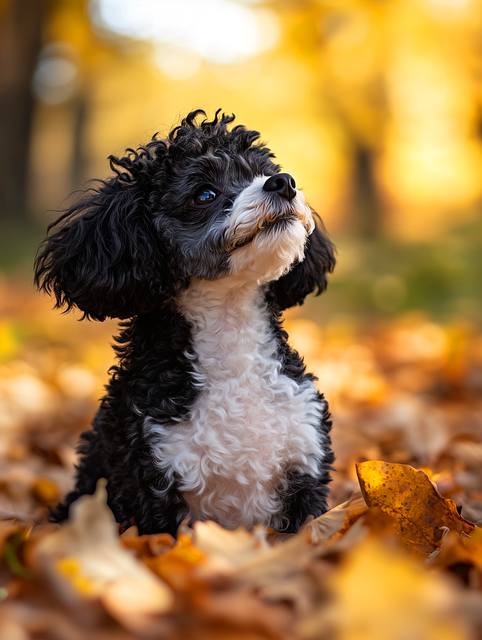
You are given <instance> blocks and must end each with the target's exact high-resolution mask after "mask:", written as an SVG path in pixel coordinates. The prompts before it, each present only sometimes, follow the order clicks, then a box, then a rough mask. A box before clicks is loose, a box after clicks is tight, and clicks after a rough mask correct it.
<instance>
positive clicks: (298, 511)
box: [280, 470, 330, 533]
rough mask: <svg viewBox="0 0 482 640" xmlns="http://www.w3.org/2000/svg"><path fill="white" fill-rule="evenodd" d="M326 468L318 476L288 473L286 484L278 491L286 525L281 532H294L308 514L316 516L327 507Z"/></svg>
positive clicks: (328, 479) (327, 477) (327, 474)
mask: <svg viewBox="0 0 482 640" xmlns="http://www.w3.org/2000/svg"><path fill="white" fill-rule="evenodd" d="M329 481H330V477H329V473H328V470H327V471H326V472H325V473H321V474H320V476H319V477H317V478H313V477H312V476H308V475H302V474H300V473H290V474H288V478H287V484H286V485H285V486H284V487H283V489H282V491H280V495H281V498H282V504H283V507H282V509H283V511H282V517H283V521H284V522H288V523H289V524H288V526H287V527H286V528H284V529H283V533H296V532H297V531H298V529H299V528H300V527H301V525H302V524H303V522H305V520H306V519H307V518H308V516H314V517H315V518H317V517H318V516H320V515H321V514H322V513H325V511H327V509H328V503H327V498H328V493H329V492H328V487H327V483H328V482H329Z"/></svg>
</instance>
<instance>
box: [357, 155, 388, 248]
mask: <svg viewBox="0 0 482 640" xmlns="http://www.w3.org/2000/svg"><path fill="white" fill-rule="evenodd" d="M372 163H373V152H372V150H371V149H369V148H368V147H366V146H364V145H362V144H357V146H356V149H355V202H354V204H353V209H354V216H355V217H356V220H357V224H355V227H356V229H357V233H358V234H359V235H360V236H361V237H363V238H365V239H366V240H376V239H379V238H380V236H381V235H382V224H381V223H382V215H381V210H380V199H379V196H378V191H377V186H376V184H375V179H374V176H373V165H372Z"/></svg>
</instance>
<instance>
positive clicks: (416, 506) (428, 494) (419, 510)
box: [356, 461, 474, 556]
mask: <svg viewBox="0 0 482 640" xmlns="http://www.w3.org/2000/svg"><path fill="white" fill-rule="evenodd" d="M356 471H357V475H358V479H359V482H360V487H361V490H362V493H363V496H364V498H365V501H366V503H367V505H368V506H370V507H379V509H380V510H381V511H383V512H384V513H386V514H388V515H390V516H392V517H393V518H394V527H395V530H396V531H397V533H398V536H399V540H400V542H401V543H402V545H403V546H404V547H406V548H407V549H409V550H410V551H413V552H416V553H419V554H421V555H424V556H428V555H430V554H431V553H432V552H433V551H435V549H438V548H439V547H440V546H441V543H442V537H443V531H444V529H443V528H444V527H446V528H448V529H450V530H452V531H458V532H461V533H464V534H467V535H468V534H470V533H471V532H472V531H473V529H474V525H473V524H472V523H471V522H468V521H467V520H464V519H463V518H462V517H461V516H460V515H459V514H458V512H457V508H456V506H455V503H454V502H453V500H451V499H450V498H443V497H442V496H441V495H440V494H439V493H438V491H437V490H436V489H435V487H434V485H433V484H432V482H431V481H430V480H429V478H428V476H427V475H426V474H425V473H424V472H423V471H418V470H417V469H414V468H413V467H411V466H409V465H403V464H389V463H387V462H381V461H370V462H362V463H359V464H357V465H356Z"/></svg>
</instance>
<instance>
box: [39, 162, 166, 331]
mask: <svg viewBox="0 0 482 640" xmlns="http://www.w3.org/2000/svg"><path fill="white" fill-rule="evenodd" d="M116 160H117V159H116ZM116 173H117V175H116V176H115V177H113V178H111V179H109V180H105V181H102V182H101V183H100V186H99V187H97V188H94V189H90V190H88V191H86V192H85V193H84V194H83V197H82V198H81V200H80V201H78V202H77V203H76V204H75V205H73V206H72V207H71V208H70V209H68V210H67V211H65V212H64V213H63V215H61V216H60V218H59V219H58V220H57V221H56V222H54V223H53V224H51V225H50V226H49V232H50V231H51V230H53V233H51V234H50V235H49V236H48V237H47V238H46V240H44V242H43V244H42V245H41V246H40V248H39V251H38V254H37V258H36V261H35V284H36V285H37V287H38V288H39V289H41V290H43V291H46V292H47V293H49V294H53V295H55V298H56V307H65V308H66V311H68V310H70V309H71V308H72V307H74V306H77V307H78V308H79V309H80V310H81V311H83V312H84V317H88V318H93V319H95V320H105V318H106V317H112V318H128V317H131V316H134V315H138V314H140V313H145V312H147V311H149V310H151V309H153V308H154V307H155V306H158V305H159V304H160V303H162V302H163V301H164V300H165V299H166V298H168V297H169V296H170V295H172V283H173V279H172V277H171V275H170V271H169V267H168V264H169V259H168V256H167V255H166V252H167V247H166V246H165V245H163V242H162V240H161V238H160V237H159V234H158V232H156V229H155V227H154V223H153V220H152V216H151V214H150V213H149V210H148V206H147V204H146V201H147V199H148V198H147V197H145V195H144V192H143V190H141V186H140V182H139V181H138V180H137V179H135V178H134V177H133V176H132V175H128V174H126V173H120V172H119V171H117V172H116Z"/></svg>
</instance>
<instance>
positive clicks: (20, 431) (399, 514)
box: [0, 281, 482, 640]
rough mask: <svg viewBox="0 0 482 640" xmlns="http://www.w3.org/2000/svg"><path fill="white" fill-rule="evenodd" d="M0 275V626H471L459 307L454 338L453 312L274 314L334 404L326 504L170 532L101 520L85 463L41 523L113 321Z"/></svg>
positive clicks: (426, 637)
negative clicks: (295, 529)
mask: <svg viewBox="0 0 482 640" xmlns="http://www.w3.org/2000/svg"><path fill="white" fill-rule="evenodd" d="M0 287H3V289H4V291H3V292H2V293H7V294H8V295H2V296H0V320H1V322H2V326H3V328H4V331H2V334H1V335H2V336H3V338H2V340H3V342H1V341H0V557H1V560H0V639H1V640H4V639H5V640H30V639H32V640H33V639H46V640H47V639H50V638H52V639H54V640H57V639H60V640H64V639H65V640H77V639H79V640H81V639H85V638H89V640H124V639H125V640H131V639H134V638H140V639H144V638H145V639H149V638H163V639H164V638H165V639H166V640H204V639H206V640H208V639H209V640H217V639H237V638H239V639H240V640H241V639H243V640H244V639H246V640H251V639H253V640H263V639H273V640H284V639H286V640H297V639H300V640H325V639H326V640H331V639H334V638H340V639H341V640H365V639H366V640H378V639H380V640H382V639H383V640H387V639H388V640H417V639H419V638H420V639H423V640H454V639H456V640H459V639H460V640H470V639H476V638H479V637H482V529H480V528H479V527H478V526H477V524H480V523H481V522H482V465H480V461H481V460H482V456H481V453H480V452H481V451H482V412H481V409H482V402H481V390H482V385H481V384H480V381H481V380H482V336H477V334H476V331H475V329H474V328H473V327H467V326H466V325H464V326H466V328H465V331H466V332H467V335H470V339H471V349H466V348H464V350H463V351H461V352H460V353H457V354H456V355H457V357H456V358H455V357H454V350H455V351H456V350H457V349H460V344H463V340H462V342H461V341H460V340H459V339H458V340H457V341H454V339H452V336H454V335H457V336H459V337H460V335H461V331H462V332H463V330H462V329H460V327H458V328H455V329H454V327H451V326H442V325H435V324H434V323H433V322H431V321H430V320H429V319H427V318H425V317H423V316H421V315H419V314H418V315H416V314H412V315H407V316H403V317H400V318H396V319H394V320H392V321H390V322H387V323H385V324H384V325H381V326H378V327H376V328H375V329H371V330H370V329H369V328H364V327H361V326H360V327H358V326H355V325H352V326H350V327H346V326H345V327H344V328H343V327H341V328H340V327H339V326H338V327H330V326H327V327H325V329H324V330H323V331H321V330H320V328H319V327H318V326H317V325H315V324H314V323H312V322H311V321H310V320H308V319H306V318H301V316H297V315H296V313H294V314H291V315H290V316H289V317H288V320H287V325H288V326H287V328H288V330H289V332H290V334H292V335H293V336H294V338H295V343H296V336H297V331H298V334H300V335H301V334H302V337H303V340H304V343H305V350H306V349H307V351H306V356H307V357H306V360H307V364H308V367H309V368H310V369H311V370H313V371H314V372H315V373H316V374H317V375H318V377H319V378H320V389H322V390H323V391H324V392H325V393H326V395H327V397H328V399H329V401H330V406H331V408H332V411H333V414H334V424H335V427H334V431H333V440H334V449H335V452H336V454H337V462H336V471H335V472H334V479H333V483H332V495H331V506H332V508H331V509H330V511H328V512H327V513H326V514H324V515H322V516H320V517H319V518H316V519H311V520H310V521H307V522H306V523H305V525H304V526H303V528H302V529H301V530H300V532H299V533H298V534H296V535H292V534H291V535H288V534H283V532H274V531H271V530H267V531H266V530H265V529H263V528H262V527H258V528H256V529H255V530H254V531H246V530H245V529H242V528H239V529H236V530H234V531H228V530H225V529H223V528H222V527H220V526H219V525H217V524H216V523H214V522H196V523H194V524H193V526H192V527H191V526H190V525H189V523H183V525H181V527H180V529H179V532H178V536H177V539H174V538H172V537H171V536H169V535H167V534H153V535H144V536H139V535H138V532H137V529H136V527H135V526H132V527H131V528H129V529H127V530H126V531H123V532H122V531H120V529H119V526H118V525H117V524H116V523H115V521H114V519H113V516H112V513H111V512H110V510H109V509H108V507H107V505H106V491H105V483H104V482H102V481H101V482H99V485H98V487H97V491H96V493H95V494H94V495H93V496H84V497H83V498H81V499H80V500H79V501H77V503H75V504H74V505H73V506H72V513H71V519H70V520H69V521H68V522H66V523H64V524H63V525H61V526H60V527H59V526H57V525H53V524H49V523H48V520H47V510H48V507H49V506H51V505H52V504H55V502H56V501H57V500H58V498H59V497H60V496H62V495H63V494H64V493H65V492H66V491H67V490H69V489H70V487H71V483H72V477H73V464H74V462H75V454H74V446H75V442H76V439H77V438H78V435H79V433H80V432H81V431H82V430H84V429H85V428H88V426H89V423H90V419H91V417H92V415H93V413H94V411H95V406H96V402H97V398H98V397H99V396H100V395H101V393H102V385H103V384H104V383H105V371H106V370H107V369H108V367H109V365H110V364H111V354H110V347H109V346H108V342H109V335H110V334H111V333H112V332H113V331H115V327H114V325H113V324H110V325H96V324H93V323H92V324H90V325H79V324H78V323H75V321H74V320H73V319H72V318H68V317H57V316H55V314H51V312H50V309H49V305H48V304H46V303H45V302H44V301H42V299H40V298H39V297H38V296H33V295H32V294H31V293H30V292H27V291H25V290H24V289H22V287H18V286H12V285H9V284H8V283H7V282H6V281H4V282H3V283H0ZM435 338H436V339H435ZM310 340H311V342H310ZM306 344H307V345H308V347H306ZM454 362H456V366H455V364H454ZM336 371H342V372H343V375H340V376H336V375H331V377H330V372H331V373H333V372H335V373H336Z"/></svg>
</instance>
